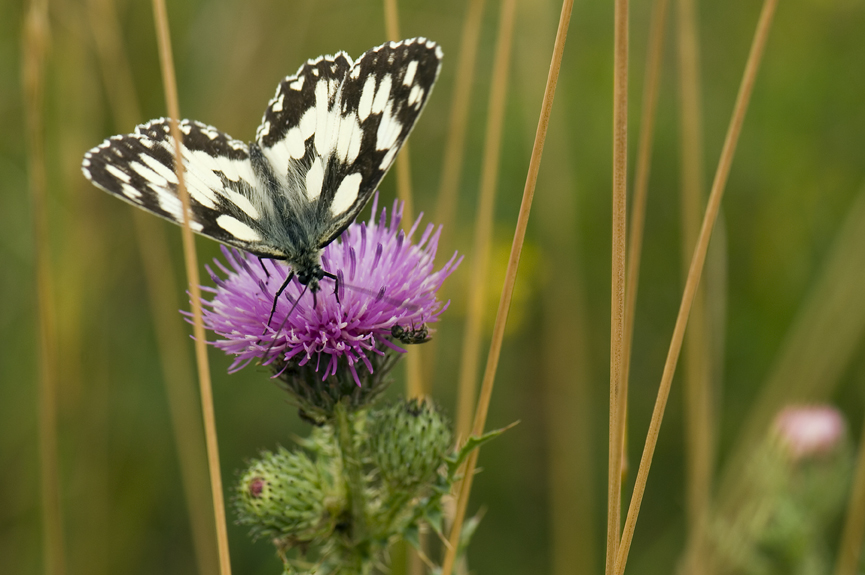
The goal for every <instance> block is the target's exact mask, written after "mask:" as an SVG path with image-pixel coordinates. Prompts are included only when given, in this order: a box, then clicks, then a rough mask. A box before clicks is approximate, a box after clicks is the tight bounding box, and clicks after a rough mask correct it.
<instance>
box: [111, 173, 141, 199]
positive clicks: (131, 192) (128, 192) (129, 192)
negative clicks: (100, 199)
mask: <svg viewBox="0 0 865 575" xmlns="http://www.w3.org/2000/svg"><path fill="white" fill-rule="evenodd" d="M108 167H109V168H113V167H114V166H108ZM124 175H125V174H124ZM120 190H121V193H122V194H123V195H124V196H126V197H127V198H129V199H130V200H137V199H138V198H140V197H141V192H139V191H138V190H136V189H135V188H133V187H132V186H130V185H129V184H123V186H121V188H120Z"/></svg>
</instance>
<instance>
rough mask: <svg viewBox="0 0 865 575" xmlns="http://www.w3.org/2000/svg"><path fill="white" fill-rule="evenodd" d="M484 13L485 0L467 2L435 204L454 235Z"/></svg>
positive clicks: (439, 217)
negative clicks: (452, 225) (458, 192)
mask: <svg viewBox="0 0 865 575" xmlns="http://www.w3.org/2000/svg"><path fill="white" fill-rule="evenodd" d="M483 14H484V0H469V2H468V4H467V7H466V17H465V21H464V22H463V31H462V38H461V40H460V52H459V55H458V56H457V58H458V60H457V72H456V79H455V80H454V93H453V97H452V98H451V115H450V121H449V124H448V136H447V142H446V144H445V149H444V162H443V163H442V174H441V183H440V184H439V193H438V200H437V203H436V222H437V223H438V224H439V225H441V226H443V228H444V229H445V231H446V232H447V233H453V231H452V230H451V224H452V223H453V219H454V212H455V211H456V199H457V189H458V188H459V183H460V176H461V175H462V167H463V157H464V156H465V146H466V126H467V125H468V117H469V104H471V93H472V84H473V81H474V79H475V63H476V62H477V55H478V40H479V39H480V31H481V22H482V17H483Z"/></svg>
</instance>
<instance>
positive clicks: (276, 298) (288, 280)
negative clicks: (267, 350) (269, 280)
mask: <svg viewBox="0 0 865 575" xmlns="http://www.w3.org/2000/svg"><path fill="white" fill-rule="evenodd" d="M293 279H294V270H291V271H290V272H288V276H286V278H285V281H284V282H282V285H281V286H280V287H279V290H277V292H276V296H274V298H273V307H272V308H270V317H268V318H267V327H265V328H264V332H263V333H262V334H261V335H264V334H265V333H267V328H268V327H270V322H271V320H273V314H274V313H276V304H277V302H279V296H281V295H282V292H284V291H285V288H287V287H288V284H289V283H291V280H293ZM293 310H294V308H292V311H293Z"/></svg>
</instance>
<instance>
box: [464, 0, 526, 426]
mask: <svg viewBox="0 0 865 575" xmlns="http://www.w3.org/2000/svg"><path fill="white" fill-rule="evenodd" d="M515 12H516V1H515V0H502V4H501V16H500V18H499V31H498V40H497V42H496V52H495V61H494V62H493V71H492V83H491V84H490V95H489V103H488V106H487V131H486V136H485V138H484V155H483V168H482V172H481V185H480V196H479V197H478V210H477V217H476V219H475V227H474V241H473V243H472V251H471V253H472V256H473V260H472V262H471V265H470V266H469V270H470V274H471V277H470V279H469V282H468V294H467V297H466V300H467V301H468V307H467V310H466V324H465V329H464V331H463V334H464V335H463V346H462V348H463V354H462V361H461V363H460V374H459V380H458V381H459V383H458V392H457V393H458V400H457V421H456V435H457V438H458V439H457V440H458V441H462V440H465V439H466V438H467V437H468V435H469V433H470V431H471V425H472V414H473V412H474V407H475V393H476V389H477V377H478V365H479V363H480V354H481V340H482V339H483V334H482V333H481V332H482V328H483V319H484V311H485V310H486V298H485V296H486V294H487V281H486V279H487V275H488V270H489V260H490V249H491V245H492V240H493V215H494V212H495V209H494V207H495V200H496V188H497V186H498V175H499V160H500V158H501V148H502V146H501V143H502V126H503V124H504V116H505V101H506V99H507V87H508V76H509V73H508V72H509V69H510V62H511V44H512V39H513V30H514V14H515Z"/></svg>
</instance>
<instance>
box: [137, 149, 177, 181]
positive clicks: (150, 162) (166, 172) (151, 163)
mask: <svg viewBox="0 0 865 575" xmlns="http://www.w3.org/2000/svg"><path fill="white" fill-rule="evenodd" d="M140 158H141V160H142V161H143V162H144V163H145V164H147V166H148V167H149V168H150V169H151V170H153V171H154V172H156V173H157V174H159V175H160V176H162V177H163V178H165V180H166V181H168V182H171V183H172V184H177V174H175V173H174V170H172V169H170V168H169V167H168V166H166V165H165V164H163V163H162V162H160V161H159V160H157V159H156V158H152V157H150V156H146V155H143V154H142V155H141V156H140ZM139 173H140V172H139ZM142 175H143V174H142Z"/></svg>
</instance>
